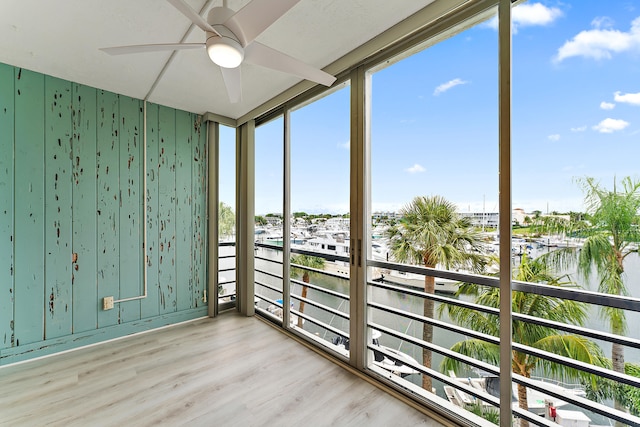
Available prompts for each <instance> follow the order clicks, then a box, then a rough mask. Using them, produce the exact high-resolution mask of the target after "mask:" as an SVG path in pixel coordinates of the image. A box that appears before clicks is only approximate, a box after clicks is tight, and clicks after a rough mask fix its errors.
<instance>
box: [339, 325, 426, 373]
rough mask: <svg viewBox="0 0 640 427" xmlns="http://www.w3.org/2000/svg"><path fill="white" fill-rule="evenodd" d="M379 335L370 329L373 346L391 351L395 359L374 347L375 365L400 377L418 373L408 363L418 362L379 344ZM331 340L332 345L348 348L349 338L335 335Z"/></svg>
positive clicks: (376, 331) (414, 363) (417, 363)
mask: <svg viewBox="0 0 640 427" xmlns="http://www.w3.org/2000/svg"><path fill="white" fill-rule="evenodd" d="M381 336H382V334H381V333H380V331H378V330H375V329H373V330H372V331H371V341H372V344H373V346H376V347H379V348H381V349H383V350H385V351H387V352H389V353H392V354H393V357H394V359H396V360H392V359H390V358H389V357H387V356H386V355H385V354H383V353H382V352H380V351H377V350H375V349H374V350H373V364H374V365H376V366H379V367H380V368H382V369H384V370H386V371H389V372H391V373H392V374H394V375H398V376H400V377H402V378H404V377H406V376H408V375H411V374H418V373H419V372H418V371H417V370H415V369H413V368H412V367H411V366H410V365H411V364H413V365H419V364H420V363H419V362H418V361H417V360H416V359H414V358H413V357H411V356H409V355H408V354H406V353H403V352H401V351H399V350H395V349H393V348H391V347H387V346H384V345H380V337H381ZM332 342H333V344H334V345H336V346H338V347H340V348H343V349H344V350H349V338H345V337H343V336H337V337H335V338H334V339H333V341H332Z"/></svg>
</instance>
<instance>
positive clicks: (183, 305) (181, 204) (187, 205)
mask: <svg viewBox="0 0 640 427" xmlns="http://www.w3.org/2000/svg"><path fill="white" fill-rule="evenodd" d="M191 119H192V116H191V114H189V113H187V112H185V111H177V112H176V190H177V192H176V284H177V295H176V299H177V309H178V311H180V310H186V309H189V308H192V307H193V297H192V292H193V277H192V271H193V269H192V265H191V261H192V256H191V253H192V251H193V243H192V241H191V238H192V232H191V224H192V209H191V198H192V194H191V191H192V185H191V180H192V177H193V174H192V170H191V169H192V168H191V165H192V163H193V148H192V147H193V140H192V138H193V136H192V135H191V131H192V129H193V122H192V120H191Z"/></svg>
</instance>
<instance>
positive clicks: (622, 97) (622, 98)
mask: <svg viewBox="0 0 640 427" xmlns="http://www.w3.org/2000/svg"><path fill="white" fill-rule="evenodd" d="M613 96H614V99H615V101H616V102H625V103H627V104H632V105H640V92H638V93H624V94H623V93H620V92H616V93H614V94H613Z"/></svg>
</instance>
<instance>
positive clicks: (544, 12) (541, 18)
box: [487, 3, 562, 33]
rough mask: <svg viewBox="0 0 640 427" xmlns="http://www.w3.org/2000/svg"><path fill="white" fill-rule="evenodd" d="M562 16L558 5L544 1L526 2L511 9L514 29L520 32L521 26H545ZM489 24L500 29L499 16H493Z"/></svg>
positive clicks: (515, 31)
mask: <svg viewBox="0 0 640 427" xmlns="http://www.w3.org/2000/svg"><path fill="white" fill-rule="evenodd" d="M561 16H562V11H561V10H560V9H558V8H557V7H547V6H545V5H543V4H542V3H525V4H521V5H518V6H517V7H514V8H513V9H511V22H512V31H513V32H514V33H517V32H518V28H520V27H533V26H545V25H549V24H551V23H552V22H553V21H555V20H556V19H557V18H559V17H561ZM487 26H489V27H490V28H493V29H498V18H497V17H495V18H492V19H491V20H490V21H489V22H488V23H487Z"/></svg>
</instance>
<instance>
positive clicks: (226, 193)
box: [218, 125, 236, 302]
mask: <svg viewBox="0 0 640 427" xmlns="http://www.w3.org/2000/svg"><path fill="white" fill-rule="evenodd" d="M219 129H220V144H219V149H218V150H219V151H218V155H219V171H218V179H219V182H218V194H219V197H218V198H219V206H218V209H219V211H218V271H219V274H218V298H219V301H220V302H227V301H232V300H234V299H235V295H236V246H235V242H236V131H235V129H233V128H230V127H227V126H222V125H221V126H220V128H219Z"/></svg>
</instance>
